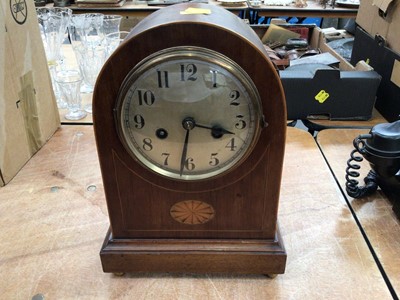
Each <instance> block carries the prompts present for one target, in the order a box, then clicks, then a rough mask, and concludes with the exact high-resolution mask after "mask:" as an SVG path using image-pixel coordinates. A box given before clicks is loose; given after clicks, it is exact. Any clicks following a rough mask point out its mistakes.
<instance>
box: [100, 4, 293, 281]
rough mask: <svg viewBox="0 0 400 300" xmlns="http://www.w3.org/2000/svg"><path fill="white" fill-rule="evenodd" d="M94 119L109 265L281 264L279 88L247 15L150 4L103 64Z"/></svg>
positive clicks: (206, 269) (237, 268) (220, 268)
mask: <svg viewBox="0 0 400 300" xmlns="http://www.w3.org/2000/svg"><path fill="white" fill-rule="evenodd" d="M93 119H94V130H95V137H96V143H97V149H98V155H99V160H100V167H101V172H102V177H103V182H104V190H105V196H106V201H107V206H108V212H109V218H110V225H111V226H110V230H109V232H108V233H107V236H106V238H105V241H104V244H103V246H102V249H101V252H100V256H101V261H102V265H103V270H104V271H105V272H114V273H120V272H197V273H253V274H254V273H260V274H279V273H283V272H284V269H285V263H286V253H285V250H284V248H283V245H282V241H281V238H280V236H279V232H278V227H277V212H278V200H279V190H280V181H281V174H282V163H283V155H284V145H285V133H286V110H285V101H284V93H283V90H282V86H281V83H280V80H279V77H278V75H277V72H276V70H275V68H274V67H273V65H272V63H271V62H270V61H269V59H268V56H267V54H266V52H265V49H264V48H263V45H262V43H261V41H260V40H259V38H258V37H257V36H256V34H255V33H254V32H253V31H252V30H251V28H250V27H249V26H248V25H247V24H245V23H244V22H243V21H242V20H240V19H239V18H237V17H236V16H235V15H233V14H232V13H230V12H228V11H226V10H224V9H223V8H219V7H217V6H215V5H206V4H199V3H191V4H178V5H173V6H170V7H166V8H163V9H160V10H159V11H157V12H155V13H153V14H151V15H150V16H148V17H147V18H145V19H144V20H143V21H141V22H140V23H139V24H138V25H137V26H136V27H135V28H134V29H133V30H132V32H131V33H130V34H129V36H128V37H127V38H126V40H125V41H124V42H123V43H122V44H121V45H120V46H119V47H118V48H117V50H116V51H115V52H114V53H113V55H112V56H111V57H110V58H109V60H108V61H107V62H106V64H105V65H104V67H103V69H102V71H101V73H100V75H99V77H98V80H97V83H96V87H95V91H94V95H93Z"/></svg>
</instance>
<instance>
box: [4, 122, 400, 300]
mask: <svg viewBox="0 0 400 300" xmlns="http://www.w3.org/2000/svg"><path fill="white" fill-rule="evenodd" d="M336 146H337V147H338V145H336ZM334 152H337V150H335V151H334ZM347 152H348V151H347V150H346V151H345V153H347ZM285 154H286V156H285V164H284V173H283V182H282V190H281V201H280V228H281V233H282V235H283V240H284V241H285V247H286V251H287V253H288V261H287V265H286V273H285V274H284V275H279V276H278V277H276V278H275V279H270V278H268V277H265V276H261V275H260V276H233V275H224V276H219V275H212V276H211V275H208V274H205V275H192V274H180V275H170V274H166V273H161V274H151V273H145V274H138V275H132V274H126V275H124V276H122V277H118V276H114V275H112V274H104V273H103V272H102V269H101V264H100V258H99V250H100V247H101V244H102V242H103V239H104V235H105V234H106V232H107V229H108V226H109V222H108V217H107V209H106V204H105V199H104V191H103V186H102V180H101V176H100V168H99V164H98V158H97V154H96V149H95V141H94V136H93V128H92V127H91V126H78V125H75V126H72V125H70V126H62V127H61V129H60V130H59V131H57V132H56V134H55V135H54V137H53V138H52V139H51V140H50V141H49V142H48V143H47V144H46V145H45V146H44V148H42V149H41V150H40V151H39V152H38V153H37V154H36V155H35V156H34V157H33V158H32V159H31V160H30V161H29V162H28V163H27V164H26V166H25V167H24V168H23V169H22V170H21V172H20V173H18V174H17V176H16V177H15V178H14V179H13V180H12V181H11V182H10V183H9V184H8V185H7V186H5V187H3V188H1V189H0V216H1V217H0V226H1V228H2V230H1V231H0V239H1V242H2V244H1V247H0V270H1V272H0V291H1V296H0V298H1V299H31V298H32V297H33V296H35V295H37V294H42V295H43V296H44V297H45V299H392V297H391V295H390V293H389V291H388V289H387V286H386V284H385V283H384V280H383V279H382V276H381V274H380V272H379V270H378V268H377V266H376V264H375V262H374V260H373V258H372V256H371V253H370V251H369V249H368V247H367V245H366V244H365V242H364V239H363V238H362V236H361V233H360V231H359V229H358V227H357V225H356V223H355V222H354V219H353V217H352V215H351V213H350V211H349V209H348V207H347V205H346V203H345V201H344V199H343V197H342V196H341V194H340V192H339V189H338V187H337V185H336V183H335V181H334V178H333V177H332V175H331V174H330V172H329V169H328V167H327V165H326V163H325V161H324V160H323V158H322V155H321V153H320V151H319V150H318V148H317V146H316V143H315V141H314V139H313V138H312V137H311V135H309V134H308V133H306V132H304V131H300V130H298V129H295V128H288V136H287V144H286V152H285ZM335 160H336V158H335ZM373 203H377V204H378V201H373ZM373 203H371V202H365V204H364V205H361V207H360V209H361V210H363V211H365V213H366V211H368V210H370V209H373V208H372V207H371V206H374V204H373ZM379 203H380V201H379ZM386 213H389V208H382V210H381V211H380V214H378V215H377V216H376V215H374V216H372V217H371V219H375V218H378V219H380V220H378V219H377V220H376V221H377V223H374V224H373V223H370V226H371V227H372V229H373V230H372V231H371V234H374V235H379V234H381V235H384V234H386V233H387V235H386V236H387V240H386V242H385V243H386V244H384V243H382V244H379V245H376V247H385V248H386V247H389V246H392V247H393V249H392V250H393V251H394V250H395V249H399V247H398V245H397V248H395V246H396V245H395V243H394V242H395V241H394V240H393V233H394V231H393V230H392V229H393V228H389V226H388V227H385V228H384V230H385V231H386V232H381V231H379V230H377V229H378V228H382V227H383V226H384V225H383V224H387V222H388V221H387V220H384V219H383V215H385V214H386ZM380 216H382V218H380ZM390 223H391V224H392V225H393V222H392V221H390ZM396 226H397V228H396V229H397V231H398V223H397V225H396ZM374 229H375V230H374ZM390 234H392V240H391V236H390ZM392 259H395V258H394V257H393V258H392ZM397 274H399V272H397Z"/></svg>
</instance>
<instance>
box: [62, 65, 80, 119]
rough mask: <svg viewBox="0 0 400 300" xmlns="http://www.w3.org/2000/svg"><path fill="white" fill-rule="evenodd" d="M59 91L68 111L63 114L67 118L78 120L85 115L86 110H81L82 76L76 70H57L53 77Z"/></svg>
mask: <svg viewBox="0 0 400 300" xmlns="http://www.w3.org/2000/svg"><path fill="white" fill-rule="evenodd" d="M55 80H56V82H57V83H58V86H59V87H60V90H61V93H62V94H63V96H64V98H65V100H66V102H67V109H68V112H67V114H65V116H64V117H65V119H67V120H80V119H83V118H84V117H86V115H87V114H86V112H85V111H84V110H82V98H81V92H80V88H81V83H82V76H81V74H80V72H79V71H78V70H64V71H60V72H57V74H56V77H55Z"/></svg>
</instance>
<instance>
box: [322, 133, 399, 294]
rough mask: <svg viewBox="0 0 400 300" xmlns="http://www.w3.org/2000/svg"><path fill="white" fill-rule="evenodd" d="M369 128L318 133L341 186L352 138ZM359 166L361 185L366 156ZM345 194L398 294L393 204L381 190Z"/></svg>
mask: <svg viewBox="0 0 400 300" xmlns="http://www.w3.org/2000/svg"><path fill="white" fill-rule="evenodd" d="M368 132H369V130H362V129H329V130H324V131H321V132H320V133H318V136H317V141H318V144H319V145H320V147H321V149H322V152H323V153H324V155H325V156H326V158H327V160H328V162H329V165H330V166H331V168H332V170H333V172H334V174H335V177H336V178H337V180H338V181H339V183H340V186H341V188H342V189H343V190H344V189H345V182H346V180H345V174H346V172H345V170H346V167H347V165H346V162H347V160H348V159H349V158H350V152H351V151H352V150H353V149H354V148H353V140H354V138H356V137H357V136H358V135H360V134H365V133H368ZM360 166H361V170H360V177H359V179H357V180H358V181H359V182H360V185H364V182H363V179H364V177H365V176H367V173H368V171H369V170H370V169H371V168H370V166H369V164H368V162H367V161H366V160H363V161H362V162H361V163H360ZM346 197H347V199H348V201H349V203H350V204H351V207H352V208H353V210H354V212H355V214H356V217H357V219H358V220H359V221H360V224H361V226H362V227H363V229H364V230H365V232H366V234H367V236H368V239H369V241H370V243H371V245H372V247H373V249H374V251H375V252H376V255H377V257H378V259H379V261H380V263H381V264H382V267H383V268H384V271H385V272H386V274H387V276H388V277H389V280H390V282H391V284H392V286H393V288H394V290H395V291H396V293H397V295H400V276H399V274H400V256H399V249H400V221H399V219H397V218H396V216H395V214H394V212H393V211H392V206H393V204H392V203H391V202H390V201H389V200H388V199H387V198H386V197H385V195H384V194H382V192H381V191H380V190H378V191H377V192H376V193H375V194H373V195H371V196H368V197H365V198H362V199H354V198H352V197H350V196H347V195H346Z"/></svg>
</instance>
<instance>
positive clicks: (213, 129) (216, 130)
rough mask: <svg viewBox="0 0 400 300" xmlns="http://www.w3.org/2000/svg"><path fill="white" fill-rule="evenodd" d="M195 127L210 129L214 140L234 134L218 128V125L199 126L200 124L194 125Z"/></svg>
mask: <svg viewBox="0 0 400 300" xmlns="http://www.w3.org/2000/svg"><path fill="white" fill-rule="evenodd" d="M196 127H200V128H205V129H210V130H211V135H212V136H213V137H214V138H216V139H218V138H220V137H222V136H223V135H224V134H235V133H234V132H232V131H229V130H226V129H225V128H223V127H221V126H218V125H214V126H206V125H201V124H197V123H196Z"/></svg>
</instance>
